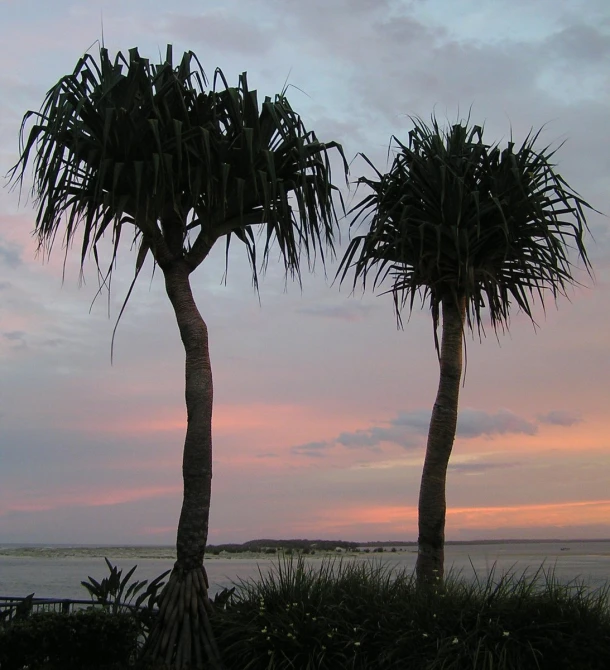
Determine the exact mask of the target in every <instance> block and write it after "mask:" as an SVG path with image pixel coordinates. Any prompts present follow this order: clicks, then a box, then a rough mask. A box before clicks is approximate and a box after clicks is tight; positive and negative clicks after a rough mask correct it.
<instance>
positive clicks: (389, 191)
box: [337, 117, 592, 335]
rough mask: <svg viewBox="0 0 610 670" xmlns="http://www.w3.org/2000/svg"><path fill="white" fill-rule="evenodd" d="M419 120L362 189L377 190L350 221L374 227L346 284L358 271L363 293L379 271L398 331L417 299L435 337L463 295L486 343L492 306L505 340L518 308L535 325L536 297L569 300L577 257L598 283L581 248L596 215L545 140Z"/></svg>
mask: <svg viewBox="0 0 610 670" xmlns="http://www.w3.org/2000/svg"><path fill="white" fill-rule="evenodd" d="M413 122H414V128H413V130H412V131H411V132H410V133H409V141H408V144H403V143H401V142H400V141H399V140H398V139H396V138H395V137H394V138H392V139H393V141H394V142H395V147H396V155H395V157H394V161H393V164H392V167H391V169H390V171H389V172H387V173H386V174H381V173H380V172H379V171H377V170H376V172H377V178H373V179H368V178H364V177H362V178H360V179H359V180H358V185H359V186H360V185H365V186H367V187H368V188H369V190H370V192H369V193H368V195H367V196H366V197H365V198H363V199H362V201H361V202H360V203H359V204H357V205H356V206H355V207H354V208H352V210H351V211H350V212H349V213H350V214H352V215H353V218H352V222H351V225H350V227H351V228H352V227H354V226H355V225H357V224H360V223H362V222H363V220H364V219H365V218H366V219H370V228H369V230H368V232H366V233H365V234H363V235H358V236H355V237H353V239H352V240H351V242H350V244H349V246H348V248H347V250H346V252H345V255H344V257H343V259H342V261H341V264H340V267H339V271H338V272H337V276H341V281H343V280H344V279H345V277H346V276H347V273H348V271H350V270H353V271H354V278H353V285H354V287H355V286H356V284H357V283H358V282H359V281H361V282H362V284H363V286H364V287H365V286H366V283H367V280H368V279H369V275H370V273H373V287H374V288H376V287H377V286H379V285H380V284H381V283H382V282H384V281H385V280H386V279H388V278H389V279H390V280H391V281H392V286H391V288H390V289H389V290H388V291H386V293H388V292H391V293H392V294H393V296H394V305H395V310H396V315H397V319H398V321H399V324H400V323H401V321H400V313H401V310H402V309H403V308H404V307H405V306H406V305H408V306H409V310H412V309H413V303H414V298H415V295H416V294H419V295H421V297H422V300H425V301H428V302H429V304H430V307H431V310H432V316H433V320H434V327H435V330H436V327H437V325H438V320H439V306H440V304H441V301H442V300H443V298H445V297H450V296H452V297H453V298H454V299H455V300H456V301H458V300H459V299H460V298H461V297H465V298H466V301H467V319H468V325H469V327H470V328H473V327H475V326H476V328H477V329H478V332H479V335H481V333H482V332H484V331H483V318H484V316H483V313H482V310H483V309H484V308H486V309H487V310H488V312H489V317H490V320H491V323H492V326H493V328H494V330H497V329H498V327H501V328H505V327H508V321H509V313H510V306H511V304H512V303H513V302H514V303H516V305H517V306H518V307H519V308H520V309H521V310H522V311H523V312H524V313H525V314H527V315H528V316H529V317H530V318H531V319H532V320H533V314H532V299H533V298H538V299H539V300H540V302H541V303H542V305H543V306H544V303H545V297H546V295H548V293H549V292H550V294H551V295H552V296H553V298H555V299H556V298H557V297H558V296H559V295H565V294H566V289H567V288H568V286H569V285H572V284H576V283H578V282H577V281H576V279H575V278H574V272H573V271H574V263H573V261H572V260H571V254H572V253H574V254H575V255H576V256H577V258H578V259H580V261H582V263H583V265H584V269H585V270H586V271H587V272H588V273H589V275H591V264H590V262H589V258H588V256H587V252H586V249H585V246H584V241H583V240H584V234H585V232H586V231H587V230H588V227H587V220H586V215H585V210H586V209H592V208H591V206H590V205H589V204H588V203H587V202H585V201H584V200H583V199H582V198H581V197H580V196H579V195H578V194H577V193H576V192H575V191H574V190H572V189H571V187H570V186H569V185H568V184H567V183H566V182H565V180H564V179H563V178H562V177H561V175H559V174H558V173H557V172H556V171H555V165H554V164H553V163H552V162H551V160H552V158H553V155H554V153H555V152H554V151H553V150H551V149H550V148H549V147H544V148H542V149H536V147H535V144H536V143H537V142H538V140H539V132H538V133H530V134H529V135H528V136H527V137H526V138H525V140H524V141H523V143H522V144H521V146H519V147H515V144H514V142H512V141H510V142H508V144H507V146H506V147H505V148H503V149H501V148H500V146H499V145H497V144H496V145H489V144H486V143H485V142H484V141H483V128H482V127H480V126H476V125H475V126H472V127H470V128H469V127H468V126H467V125H466V124H456V125H453V126H452V127H451V128H449V129H447V130H443V129H441V128H440V127H439V125H438V122H437V121H436V119H435V118H434V117H433V118H432V124H431V126H428V125H427V124H426V123H424V122H423V121H422V120H421V119H419V118H414V119H413ZM365 159H366V157H365ZM366 160H367V161H368V162H369V164H371V165H372V163H371V162H370V161H369V160H368V159H366ZM373 167H374V166H373Z"/></svg>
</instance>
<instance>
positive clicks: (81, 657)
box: [0, 609, 141, 670]
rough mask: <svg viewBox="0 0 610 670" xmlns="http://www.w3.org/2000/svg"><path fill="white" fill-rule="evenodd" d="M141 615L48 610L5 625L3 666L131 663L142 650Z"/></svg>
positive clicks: (79, 669)
mask: <svg viewBox="0 0 610 670" xmlns="http://www.w3.org/2000/svg"><path fill="white" fill-rule="evenodd" d="M140 630H141V629H140V626H139V623H138V620H137V618H136V617H134V616H133V615H132V614H130V613H126V612H122V613H119V614H112V613H110V612H108V611H104V610H101V611H100V610H95V609H89V610H87V611H81V612H76V613H73V614H60V613H58V612H44V613H41V614H33V615H31V616H30V617H29V618H28V619H25V620H21V621H15V622H13V623H12V624H11V625H10V626H6V627H0V667H1V668H2V670H24V668H29V669H30V670H35V669H42V668H44V670H89V669H91V670H93V669H96V670H97V669H101V668H104V669H107V668H108V669H109V668H113V669H116V668H126V667H128V666H129V665H131V664H132V663H133V662H134V660H135V658H136V654H137V649H138V638H139V635H140Z"/></svg>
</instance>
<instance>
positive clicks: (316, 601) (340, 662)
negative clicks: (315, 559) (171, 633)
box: [212, 557, 610, 670]
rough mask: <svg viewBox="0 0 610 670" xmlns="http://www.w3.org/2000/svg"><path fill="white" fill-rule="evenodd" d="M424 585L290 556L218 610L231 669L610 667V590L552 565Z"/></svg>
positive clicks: (375, 568) (217, 626)
mask: <svg viewBox="0 0 610 670" xmlns="http://www.w3.org/2000/svg"><path fill="white" fill-rule="evenodd" d="M458 577H459V576H456V575H451V574H450V575H449V576H448V578H447V579H446V580H445V581H444V583H443V585H442V586H440V585H439V586H438V587H436V588H434V587H427V588H419V589H418V588H417V586H416V584H415V581H414V579H413V576H412V575H411V574H407V573H405V572H393V571H392V570H391V569H389V568H388V567H387V566H384V565H383V564H381V563H379V562H371V561H363V562H360V561H344V562H342V561H334V562H333V561H324V562H322V563H321V564H318V565H317V566H316V565H314V564H308V563H306V562H305V561H304V560H303V559H302V558H299V559H297V560H292V559H290V558H286V557H284V558H283V559H281V560H280V562H279V563H278V564H277V565H276V566H274V569H273V570H272V571H271V572H270V573H264V574H263V573H261V575H260V578H259V579H258V580H257V581H252V582H240V583H239V584H236V587H237V591H236V593H235V594H234V596H233V598H232V600H231V601H230V602H229V605H228V607H227V608H226V610H224V611H221V612H219V613H218V614H217V615H216V616H215V617H214V618H213V621H212V623H213V626H214V631H215V635H216V638H217V642H218V646H219V648H220V650H221V652H222V654H223V658H224V660H225V663H226V668H227V670H259V669H260V670H263V669H264V670H284V669H285V670H288V669H290V670H338V669H341V670H399V669H400V670H403V669H407V668H408V669H409V670H435V669H439V670H440V669H441V668H442V669H443V670H530V669H531V670H564V669H565V670H568V669H569V670H608V668H610V612H609V609H608V589H607V588H606V589H601V590H598V591H588V590H586V589H585V588H584V587H583V586H581V585H578V584H575V583H572V584H570V585H567V586H566V585H561V584H559V583H558V582H557V581H556V580H555V579H554V577H553V574H552V573H545V572H544V571H543V570H540V571H538V573H536V574H535V575H533V576H531V577H528V576H526V575H525V574H523V575H520V576H518V575H514V574H508V575H504V576H501V577H496V575H494V574H493V573H492V574H491V575H490V577H489V579H487V580H486V581H484V582H480V581H476V580H475V581H470V582H468V581H465V580H463V579H459V578H458Z"/></svg>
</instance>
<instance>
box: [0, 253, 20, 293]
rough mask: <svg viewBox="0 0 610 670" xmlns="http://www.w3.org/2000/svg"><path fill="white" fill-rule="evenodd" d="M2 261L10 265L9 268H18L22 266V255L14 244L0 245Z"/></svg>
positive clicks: (0, 258)
mask: <svg viewBox="0 0 610 670" xmlns="http://www.w3.org/2000/svg"><path fill="white" fill-rule="evenodd" d="M0 261H2V262H4V263H5V264H6V265H8V267H9V268H18V267H19V266H20V265H21V254H20V253H19V251H18V250H17V248H16V247H15V246H14V245H12V244H10V245H6V244H4V245H2V244H0ZM6 284H8V282H6ZM2 288H7V286H3V287H2Z"/></svg>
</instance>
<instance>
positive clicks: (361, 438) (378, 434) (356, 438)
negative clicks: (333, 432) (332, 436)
mask: <svg viewBox="0 0 610 670" xmlns="http://www.w3.org/2000/svg"><path fill="white" fill-rule="evenodd" d="M336 442H338V443H339V444H342V445H343V446H344V447H368V448H369V449H372V450H374V451H379V445H380V444H381V443H382V442H392V443H393V444H399V445H400V446H401V447H404V448H405V449H412V448H417V447H421V446H422V444H421V439H419V438H417V437H414V436H413V435H409V434H408V433H407V432H406V431H405V430H404V428H402V427H400V426H391V427H389V428H386V427H384V426H373V427H371V428H367V429H366V430H357V431H354V432H353V433H341V434H340V435H339V437H337V439H336Z"/></svg>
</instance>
